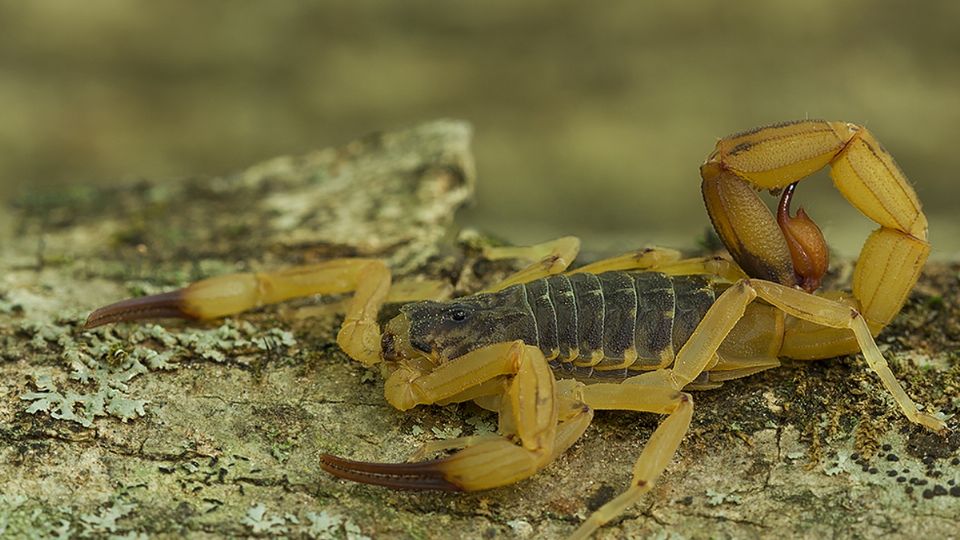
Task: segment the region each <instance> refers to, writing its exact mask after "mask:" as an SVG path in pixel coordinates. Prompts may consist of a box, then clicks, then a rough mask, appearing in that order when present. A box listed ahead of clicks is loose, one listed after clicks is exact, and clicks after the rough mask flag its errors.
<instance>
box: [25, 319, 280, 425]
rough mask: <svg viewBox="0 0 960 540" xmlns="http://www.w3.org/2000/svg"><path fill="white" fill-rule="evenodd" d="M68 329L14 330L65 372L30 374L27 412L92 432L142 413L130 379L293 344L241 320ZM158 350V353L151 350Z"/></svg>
mask: <svg viewBox="0 0 960 540" xmlns="http://www.w3.org/2000/svg"><path fill="white" fill-rule="evenodd" d="M66 324H67V325H68V326H66V327H64V326H62V325H55V324H48V323H40V322H37V321H27V322H23V323H21V324H20V328H19V331H20V332H21V333H23V334H26V335H28V336H30V338H29V345H30V347H31V348H32V349H33V351H34V353H35V354H36V355H37V357H38V358H44V357H46V358H58V359H59V361H60V362H59V365H61V366H62V367H63V371H65V372H66V376H65V377H64V376H63V371H61V372H60V373H57V372H56V371H54V370H49V372H45V373H41V372H37V373H34V375H33V386H34V391H32V392H27V393H24V394H22V395H21V396H20V399H21V400H24V401H29V402H31V403H30V404H29V406H27V408H26V412H28V413H30V414H38V413H47V414H49V415H50V416H51V417H52V418H54V419H57V420H65V421H71V422H76V423H78V424H80V425H82V426H84V427H90V426H91V425H92V424H93V422H94V420H95V419H96V418H98V417H102V416H112V417H115V418H118V419H120V420H122V421H127V420H131V419H134V418H137V417H140V416H143V415H144V414H146V407H147V404H148V403H149V400H147V399H141V398H137V397H136V396H135V395H134V394H133V393H132V390H131V381H133V380H134V379H135V378H137V377H139V376H141V375H144V374H147V373H150V372H151V371H170V370H174V369H176V368H177V367H178V366H179V365H180V363H181V362H183V361H190V360H193V361H196V360H198V359H199V360H206V361H212V362H225V361H227V359H228V357H229V359H230V361H231V362H238V363H250V362H252V361H253V360H254V359H255V358H256V355H257V354H259V353H261V352H263V351H267V350H270V351H274V352H279V353H283V352H285V351H287V350H289V349H290V348H291V347H293V346H295V345H296V340H295V339H294V338H293V335H292V334H291V333H290V332H289V331H285V330H282V329H278V328H270V329H266V330H263V331H261V330H260V329H258V328H257V327H256V326H254V325H253V324H251V323H249V322H246V321H234V320H228V321H226V322H224V323H223V324H221V325H220V326H218V327H216V328H214V329H198V328H188V329H183V330H182V331H179V332H169V331H167V330H165V329H164V328H163V327H161V326H159V325H156V324H148V325H145V326H143V327H135V326H134V327H117V328H113V329H100V330H96V331H82V330H80V329H79V321H78V320H74V321H67V322H66ZM154 347H155V348H154Z"/></svg>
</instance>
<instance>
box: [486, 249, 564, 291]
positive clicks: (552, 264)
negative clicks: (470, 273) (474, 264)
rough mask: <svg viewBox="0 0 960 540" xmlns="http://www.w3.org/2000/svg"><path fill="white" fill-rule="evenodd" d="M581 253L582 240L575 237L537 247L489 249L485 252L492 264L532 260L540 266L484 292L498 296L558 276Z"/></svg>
mask: <svg viewBox="0 0 960 540" xmlns="http://www.w3.org/2000/svg"><path fill="white" fill-rule="evenodd" d="M579 252H580V239H579V238H577V237H575V236H564V237H563V238H558V239H556V240H551V241H549V242H544V243H542V244H537V245H534V246H508V247H488V248H486V249H484V250H483V256H484V257H486V258H487V259H490V260H494V261H495V260H500V259H528V260H529V259H533V260H536V261H537V262H535V263H533V264H531V265H530V266H528V267H526V268H524V269H522V270H520V271H519V272H516V273H514V274H511V275H510V276H508V277H507V278H506V279H504V280H503V281H501V282H500V283H497V284H495V285H492V286H490V287H488V288H487V289H485V290H484V291H483V292H497V291H501V290H503V289H506V288H507V287H510V286H511V285H517V284H520V283H527V282H530V281H533V280H535V279H540V278H542V277H546V276H549V275H553V274H559V273H560V272H563V271H564V270H566V269H567V267H568V266H570V263H572V262H573V260H574V259H576V258H577V253H579Z"/></svg>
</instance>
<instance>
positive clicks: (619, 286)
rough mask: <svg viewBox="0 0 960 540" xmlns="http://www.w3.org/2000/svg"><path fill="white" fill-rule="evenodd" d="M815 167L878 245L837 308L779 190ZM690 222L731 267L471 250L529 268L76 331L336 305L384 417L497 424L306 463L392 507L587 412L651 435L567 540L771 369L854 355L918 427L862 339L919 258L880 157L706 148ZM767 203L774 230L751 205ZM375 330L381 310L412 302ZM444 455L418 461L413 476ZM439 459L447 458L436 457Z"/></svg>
mask: <svg viewBox="0 0 960 540" xmlns="http://www.w3.org/2000/svg"><path fill="white" fill-rule="evenodd" d="M827 165H830V171H831V172H830V174H831V177H832V179H833V183H834V185H835V187H836V188H837V189H838V190H839V191H840V193H841V194H842V195H843V197H844V198H845V199H846V200H847V201H848V202H849V203H850V204H851V205H852V206H853V207H855V208H856V209H857V210H859V211H860V212H861V213H863V214H864V215H865V216H867V217H868V218H870V219H871V220H873V221H874V222H876V223H877V224H878V225H879V227H878V228H877V229H876V230H874V231H873V232H872V233H871V234H870V235H869V237H868V238H867V239H866V241H865V243H864V245H863V247H862V250H861V252H860V256H859V259H858V261H857V263H856V267H855V270H854V273H853V283H852V291H850V292H842V291H830V292H817V289H818V288H819V285H820V281H821V279H822V277H823V276H824V275H825V273H826V271H827V269H828V263H829V260H828V259H829V257H828V249H827V245H826V241H825V239H824V237H823V234H822V233H821V231H820V229H819V227H817V225H816V223H814V222H813V220H812V219H810V218H809V216H807V215H806V213H805V212H804V211H803V210H802V209H801V210H798V211H797V213H796V214H795V215H791V210H790V205H791V200H792V198H793V195H794V192H795V187H796V185H797V183H798V182H799V181H800V180H802V179H804V178H805V177H807V176H809V175H810V174H812V173H813V172H815V171H817V170H819V169H821V168H824V167H826V166H827ZM700 175H701V178H702V184H701V189H702V193H703V199H704V202H705V204H706V208H707V212H708V214H709V216H710V219H711V221H712V223H713V226H714V229H715V230H716V232H717V235H718V236H719V238H720V240H721V241H722V243H723V244H724V245H725V246H726V248H727V251H728V252H729V254H730V256H731V258H732V260H731V259H727V258H720V257H700V258H682V257H681V255H680V253H679V252H678V251H674V250H670V249H664V248H648V249H643V250H640V251H634V252H630V253H627V254H625V255H621V256H619V257H614V258H610V259H605V260H600V261H598V262H594V263H592V264H587V265H586V266H581V267H579V268H576V269H574V270H568V267H569V265H570V264H571V263H572V262H573V259H574V258H575V257H576V254H577V252H578V250H579V240H578V239H577V238H574V237H565V238H561V239H559V240H555V241H552V242H547V243H544V244H540V245H536V246H529V247H488V248H486V249H485V252H484V255H485V256H486V257H487V258H489V259H507V258H526V259H532V260H534V261H536V262H535V263H533V264H532V265H530V266H528V267H526V268H524V269H522V270H520V271H518V272H516V273H514V274H512V275H510V276H509V277H507V278H506V279H505V280H504V281H502V282H500V283H498V284H496V285H493V286H492V287H490V288H488V289H486V290H484V291H482V292H480V293H477V294H474V295H471V296H466V297H461V298H457V299H453V300H448V301H437V299H436V298H433V299H430V300H424V298H431V294H430V293H429V291H428V290H427V289H428V288H429V286H427V285H424V286H421V287H420V288H417V287H406V288H405V290H403V291H399V290H396V288H394V290H393V291H392V290H391V273H390V269H389V267H388V266H387V264H386V263H385V262H383V261H381V260H378V259H363V258H344V259H333V260H329V261H325V262H322V263H319V264H314V265H308V266H300V267H293V268H289V269H285V270H279V271H275V272H265V273H239V274H230V275H224V276H217V277H212V278H208V279H205V280H202V281H198V282H195V283H193V284H191V285H189V286H187V287H185V288H182V289H178V290H176V291H173V292H168V293H163V294H158V295H153V296H147V297H143V298H134V299H129V300H124V301H121V302H118V303H115V304H111V305H109V306H105V307H102V308H100V309H97V310H96V311H94V312H93V313H91V315H90V316H89V318H88V320H87V323H86V326H87V327H94V326H99V325H102V324H107V323H112V322H117V321H128V320H135V319H145V318H158V317H181V318H193V319H212V318H218V317H223V316H226V315H230V314H235V313H239V312H242V311H245V310H248V309H251V308H254V307H257V306H261V305H264V304H269V303H273V302H279V301H283V300H287V299H290V298H294V297H301V296H307V295H313V294H321V293H322V294H333V293H350V292H352V293H353V296H352V298H351V299H350V301H349V304H348V306H347V309H346V315H345V318H344V321H343V324H342V326H341V327H340V330H339V332H338V334H337V343H338V345H339V346H340V348H341V349H342V350H343V351H344V352H346V354H347V355H349V356H350V357H351V358H352V359H354V360H356V361H359V362H360V363H362V364H363V365H365V366H368V367H372V366H375V365H379V366H380V367H381V371H382V372H383V375H384V378H385V381H386V382H385V390H384V393H385V397H386V400H387V401H388V402H389V403H390V404H391V405H392V406H394V407H396V408H397V409H400V410H408V409H411V408H413V407H416V406H418V405H430V404H446V403H453V402H467V401H473V402H475V403H477V404H478V405H479V406H481V407H483V408H485V409H489V410H491V411H495V412H496V413H498V417H499V426H498V432H497V433H495V434H486V435H475V436H468V437H460V438H454V439H450V440H442V441H433V442H429V443H427V444H425V445H424V446H423V447H422V448H421V449H420V451H418V452H417V453H416V454H414V458H413V459H414V460H416V461H413V462H407V463H372V462H361V461H352V460H348V459H344V458H341V457H337V456H333V455H322V456H320V459H319V461H320V467H321V468H322V469H323V470H325V471H327V472H329V473H331V474H332V475H334V476H336V477H339V478H343V479H347V480H352V481H356V482H363V483H367V484H374V485H379V486H387V487H391V488H400V489H420V490H422V489H432V490H457V491H475V490H485V489H490V488H496V487H498V486H504V485H507V484H512V483H515V482H518V481H520V480H522V479H524V478H527V477H529V476H531V475H533V474H535V473H536V472H537V471H538V470H540V469H542V468H544V467H546V466H547V465H549V464H550V463H551V462H552V461H553V460H554V459H556V458H557V456H558V455H560V454H562V453H563V452H564V451H566V450H567V449H568V448H570V447H571V446H572V445H573V444H574V443H575V442H576V441H577V440H578V439H579V438H580V437H581V436H582V435H583V433H584V432H585V430H586V429H587V427H588V426H589V424H590V422H591V420H592V419H593V414H594V411H596V410H610V409H615V410H629V411H642V412H650V413H657V414H662V415H666V416H665V418H664V419H663V420H662V422H660V424H659V425H658V427H657V428H656V429H655V430H654V432H653V434H652V435H651V436H650V438H649V440H648V441H647V443H646V445H645V447H644V448H643V450H642V451H641V453H640V456H639V457H638V458H637V460H636V463H635V465H634V467H633V474H632V480H631V482H630V484H629V487H628V488H627V489H626V490H625V491H624V492H623V493H621V494H619V495H618V496H616V497H615V498H613V499H612V500H610V501H609V502H607V503H606V504H604V505H602V506H601V507H600V508H599V509H598V510H596V511H595V512H593V513H592V514H591V515H590V516H589V517H587V519H586V520H584V521H583V522H582V523H581V524H580V526H579V528H577V529H576V531H574V532H573V534H572V536H571V538H586V537H589V536H590V535H591V534H592V533H593V532H594V531H596V530H597V529H598V528H600V527H601V526H603V525H604V524H605V523H607V522H609V521H610V520H611V519H613V518H615V517H617V516H619V515H620V514H622V513H623V512H625V511H626V510H627V509H628V508H629V507H630V506H631V505H633V504H635V503H636V502H637V501H638V500H640V499H641V497H642V496H643V495H644V494H645V493H647V492H648V491H650V489H651V487H652V486H653V484H654V482H656V480H657V478H658V477H659V476H660V475H661V473H663V471H664V470H665V469H666V468H667V466H668V465H669V464H670V462H671V460H672V458H673V455H674V454H675V452H676V450H677V448H678V447H679V445H680V443H681V441H682V440H683V438H684V435H685V433H686V432H687V430H688V429H689V426H690V422H691V416H692V414H693V398H692V396H691V394H690V391H691V390H699V389H706V388H715V387H717V386H719V385H721V384H722V383H723V382H724V381H727V380H730V379H734V378H738V377H744V376H747V375H750V374H753V373H757V372H759V371H762V370H766V369H770V368H773V367H776V366H778V365H779V364H780V359H781V358H790V359H794V360H817V359H826V358H833V357H836V356H841V355H846V354H853V353H857V352H860V353H862V354H863V357H864V359H865V360H866V362H867V364H868V366H869V367H870V369H872V370H873V372H874V373H876V375H877V376H879V378H880V381H881V382H882V384H883V386H884V387H885V388H886V390H887V391H888V392H890V394H891V395H892V396H893V398H894V400H895V401H896V404H897V405H898V406H899V408H900V409H901V410H902V412H903V414H904V415H905V416H906V417H907V419H908V420H910V421H911V422H914V423H917V424H920V425H922V426H924V427H926V428H929V429H931V430H933V431H937V432H942V431H945V430H946V424H945V423H944V421H943V419H942V415H939V414H931V413H929V412H922V411H921V410H920V409H919V408H918V407H917V405H916V404H915V403H914V401H913V400H912V399H911V398H910V397H909V396H908V395H907V393H906V391H905V390H904V388H903V387H902V385H901V384H900V383H899V382H898V380H897V379H896V377H895V376H894V374H893V372H892V371H891V370H890V368H889V367H888V366H887V363H886V361H885V360H884V358H883V355H882V354H881V352H880V349H879V348H878V347H877V345H876V343H875V341H874V337H875V336H876V335H877V334H879V333H880V331H881V330H882V329H883V328H884V327H885V326H886V325H887V324H889V323H890V321H891V320H892V319H893V318H894V317H895V316H896V315H897V313H898V312H899V311H900V309H901V307H902V306H903V304H904V302H905V301H906V298H907V295H908V294H909V292H910V291H911V289H912V288H913V286H914V284H915V283H916V281H917V279H918V277H919V274H920V271H921V269H922V267H923V265H924V262H925V261H926V259H927V256H928V255H929V253H930V244H929V243H928V241H927V219H926V216H925V215H924V214H923V212H922V210H921V208H920V203H919V201H918V199H917V196H916V194H915V193H914V190H913V188H912V187H911V185H910V183H909V182H908V181H907V179H906V177H905V176H904V174H903V173H902V172H901V170H900V168H899V167H898V166H897V165H896V163H895V162H894V160H893V157H892V156H891V155H890V154H889V153H888V152H887V151H886V150H884V148H883V147H882V146H881V145H880V143H879V142H878V141H877V140H876V139H875V138H874V136H873V135H872V134H871V133H870V132H869V131H868V130H867V129H866V128H864V127H862V126H859V125H856V124H851V123H846V122H828V121H820V120H803V121H795V122H788V123H782V124H775V125H770V126H765V127H760V128H756V129H753V130H749V131H745V132H742V133H738V134H735V135H731V136H728V137H726V138H723V139H720V140H719V141H718V142H717V145H716V149H715V150H714V151H713V153H712V154H710V155H709V157H708V158H707V160H706V162H705V163H704V164H703V165H702V166H701V167H700ZM764 190H766V191H770V192H771V193H772V194H777V193H778V192H779V193H780V197H781V198H780V202H779V205H778V206H777V208H776V215H774V212H773V211H771V210H770V209H769V208H768V207H767V205H766V204H765V203H764V202H763V200H762V199H761V198H760V196H759V192H761V191H764ZM414 299H417V300H418V301H413V302H410V303H407V304H405V305H404V306H402V307H401V309H400V313H399V315H397V316H396V317H395V318H393V319H392V320H390V321H389V322H388V323H387V324H386V325H385V326H384V328H383V329H382V331H381V329H380V327H379V326H378V323H377V314H378V312H379V311H380V309H381V307H382V306H383V305H384V304H385V303H386V302H388V301H391V302H392V301H397V300H408V301H409V300H414ZM441 452H448V453H447V454H445V455H443V457H439V458H436V459H431V460H423V459H424V458H426V457H428V456H430V455H434V454H438V453H441ZM449 452H452V453H449Z"/></svg>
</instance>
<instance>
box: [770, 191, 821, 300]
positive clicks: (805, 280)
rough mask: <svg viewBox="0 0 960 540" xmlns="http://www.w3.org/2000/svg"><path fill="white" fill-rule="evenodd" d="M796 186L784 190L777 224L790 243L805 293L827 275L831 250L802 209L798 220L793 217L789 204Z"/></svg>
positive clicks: (813, 289) (799, 282)
mask: <svg viewBox="0 0 960 540" xmlns="http://www.w3.org/2000/svg"><path fill="white" fill-rule="evenodd" d="M796 186H797V183H796V182H794V183H792V184H790V185H789V186H787V187H786V188H785V189H784V191H783V196H782V197H781V198H780V205H779V206H778V208H777V224H778V225H780V229H781V230H782V231H783V236H784V238H786V240H787V247H788V248H789V249H790V257H791V258H792V259H793V268H794V271H795V272H796V275H797V284H798V285H800V287H801V288H802V289H803V290H805V291H807V292H813V291H815V290H817V289H818V288H819V287H820V282H821V280H822V279H823V276H824V275H825V274H826V273H827V268H828V267H829V265H830V250H829V249H828V248H827V242H826V240H824V238H823V233H822V232H821V231H820V227H818V226H817V224H816V223H814V222H813V220H812V219H810V217H809V216H807V213H806V212H804V211H803V208H800V209H798V210H797V215H796V216H795V217H794V216H791V215H790V201H791V199H792V198H793V191H794V189H795V188H796Z"/></svg>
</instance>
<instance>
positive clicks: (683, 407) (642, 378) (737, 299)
mask: <svg viewBox="0 0 960 540" xmlns="http://www.w3.org/2000/svg"><path fill="white" fill-rule="evenodd" d="M744 283H745V282H744V281H741V282H739V284H738V285H734V286H733V287H730V288H729V289H727V290H726V291H724V292H723V294H721V295H720V296H719V297H718V298H717V301H716V302H715V303H714V304H713V306H712V307H711V308H710V310H708V311H707V313H706V315H705V316H704V318H703V320H702V321H701V322H700V324H699V325H698V326H697V328H696V329H695V330H694V332H693V334H692V335H691V336H690V339H688V340H687V342H686V343H685V344H684V345H683V347H681V348H680V351H679V353H677V357H676V360H675V361H674V367H673V369H660V370H657V371H652V372H649V373H644V374H642V375H638V376H636V377H631V378H630V379H627V380H626V381H624V382H623V383H621V384H611V383H601V384H592V385H589V386H586V387H584V388H583V389H582V399H583V402H584V403H586V404H587V405H588V406H589V407H591V408H593V409H618V410H633V411H646V412H655V413H661V414H669V416H667V418H666V419H665V420H664V421H663V422H662V423H661V424H660V426H658V427H657V429H656V431H654V432H653V435H651V436H650V440H649V441H647V444H646V446H645V447H644V449H643V451H642V452H641V454H640V457H639V458H638V459H637V461H636V463H635V464H634V467H633V478H632V480H631V481H630V487H629V488H627V490H626V491H624V492H623V493H621V494H620V495H618V496H617V497H615V498H614V499H613V500H611V501H609V502H607V503H606V504H604V505H603V506H601V507H600V508H599V509H598V510H597V511H596V512H594V513H593V514H591V515H590V517H588V518H587V520H586V521H584V522H583V523H582V524H581V525H580V527H579V528H578V529H577V530H576V531H575V532H574V533H573V535H572V536H571V538H587V537H588V536H589V535H590V534H591V533H592V532H593V531H595V530H596V529H598V528H599V527H601V526H602V525H603V524H604V523H606V522H608V521H610V520H611V519H613V518H615V517H617V516H618V515H620V514H622V513H623V512H624V511H625V510H626V509H627V508H629V507H630V506H631V505H633V504H634V503H636V502H637V501H638V500H639V499H640V497H642V496H643V494H644V493H646V492H647V491H649V490H650V488H651V487H653V484H654V482H656V480H657V478H658V477H659V476H660V474H662V473H663V471H664V469H666V467H667V465H668V464H669V463H670V461H671V459H672V457H673V455H674V453H676V450H677V448H678V447H679V446H680V442H681V441H682V440H683V437H684V435H685V434H686V432H687V429H688V428H689V426H690V419H691V416H692V414H693V399H692V397H691V396H690V394H687V393H685V392H683V391H682V389H683V388H684V387H685V386H686V385H687V384H689V383H690V382H692V381H694V380H695V379H696V378H697V377H698V376H699V375H700V373H702V372H703V371H704V369H706V368H707V367H708V366H709V365H710V364H711V363H712V362H713V360H714V359H715V358H716V355H717V349H718V348H719V347H720V344H721V343H722V342H723V340H724V339H725V338H726V337H727V334H729V333H730V331H731V330H732V329H733V327H734V326H735V325H736V324H737V321H739V320H740V318H741V317H742V316H743V314H744V311H745V310H746V306H747V304H749V303H750V302H751V301H753V299H754V298H756V293H755V292H753V290H752V289H750V288H748V287H746V286H744V285H743V284H744ZM637 386H642V387H643V390H642V391H638V390H637Z"/></svg>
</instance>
